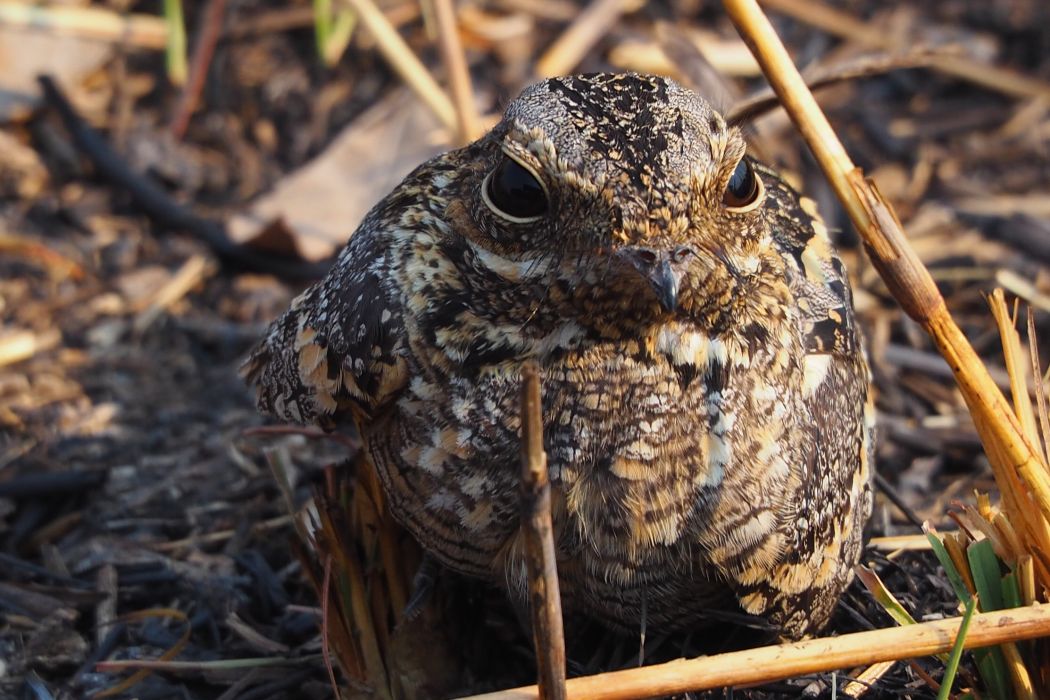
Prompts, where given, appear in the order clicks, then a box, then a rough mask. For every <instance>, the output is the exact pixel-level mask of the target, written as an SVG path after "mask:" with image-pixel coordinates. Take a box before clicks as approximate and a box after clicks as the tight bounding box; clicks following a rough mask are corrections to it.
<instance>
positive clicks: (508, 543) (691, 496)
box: [245, 74, 873, 637]
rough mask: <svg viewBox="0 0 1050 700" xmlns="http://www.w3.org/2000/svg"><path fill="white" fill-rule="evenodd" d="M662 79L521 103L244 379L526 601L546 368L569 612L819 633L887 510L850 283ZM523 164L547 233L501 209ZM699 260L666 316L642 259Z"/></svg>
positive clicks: (599, 80)
mask: <svg viewBox="0 0 1050 700" xmlns="http://www.w3.org/2000/svg"><path fill="white" fill-rule="evenodd" d="M745 157H747V156H745V144H744V141H743V138H742V137H741V135H740V133H739V131H738V130H736V129H734V128H730V127H728V126H727V125H726V123H725V121H724V119H723V118H722V117H721V116H720V115H718V114H717V113H716V112H715V111H714V110H713V109H712V108H711V107H710V106H709V105H708V104H707V103H706V102H704V101H703V100H702V99H701V98H700V97H698V96H697V95H696V94H694V93H692V92H690V91H688V90H686V89H684V88H682V87H680V86H679V85H677V84H676V83H674V82H672V81H670V80H667V79H664V78H657V77H648V76H637V75H617V74H598V75H588V76H576V77H569V78H558V79H553V80H548V81H544V82H542V83H539V84H537V85H534V86H532V87H530V88H528V89H527V90H526V91H525V92H524V93H523V94H522V95H521V96H520V97H519V98H518V99H517V100H516V101H514V102H513V103H512V104H511V105H510V106H509V108H508V110H507V112H506V114H505V116H504V118H503V120H502V121H501V122H500V123H499V124H498V125H497V126H496V127H495V128H494V129H493V130H492V132H490V133H489V134H487V135H486V136H485V137H483V138H482V139H481V140H479V141H478V142H476V143H474V144H472V145H470V146H467V147H466V148H463V149H461V150H458V151H453V152H450V153H447V154H445V155H442V156H439V157H437V158H435V159H433V160H431V161H429V162H427V163H425V164H423V165H422V166H420V167H419V168H417V169H416V170H415V171H414V172H413V173H412V174H411V175H409V176H408V177H407V178H406V179H405V181H404V182H403V183H402V184H401V185H399V186H398V187H397V188H396V189H395V190H394V191H393V192H392V193H391V194H390V195H388V196H387V198H386V199H384V200H383V201H382V202H380V203H379V204H378V205H377V206H376V207H375V208H374V209H373V210H372V211H371V213H369V215H368V216H367V217H366V219H365V220H364V222H363V223H362V224H361V226H360V227H359V228H358V230H357V231H356V232H355V233H354V235H353V236H352V237H351V238H350V241H349V243H348V245H347V246H346V248H345V249H344V250H343V251H342V253H341V254H340V256H339V259H338V262H337V263H336V265H335V267H334V268H333V269H332V271H331V272H330V273H329V274H328V276H327V277H326V278H325V279H324V280H322V281H321V282H320V283H318V284H317V285H316V286H314V287H312V288H310V289H309V290H307V291H306V292H305V293H303V294H302V295H301V296H300V297H299V298H297V299H296V300H295V301H294V302H293V304H292V307H291V309H289V311H288V312H287V313H286V314H284V315H283V316H282V317H281V318H279V319H278V320H277V321H275V322H274V324H273V326H272V327H271V329H270V332H269V334H268V335H267V336H266V338H264V339H263V341H262V342H261V343H260V344H259V346H258V347H257V348H256V349H255V350H254V352H253V353H252V355H251V356H250V358H249V359H248V361H247V363H246V365H245V375H246V376H247V378H248V380H249V381H250V382H251V383H253V384H255V385H256V386H257V388H258V402H259V406H260V408H261V410H263V411H264V412H267V413H270V414H273V415H275V416H278V417H280V418H283V419H286V420H291V421H295V422H303V423H317V424H321V425H323V426H325V427H327V428H330V429H340V427H342V426H346V425H347V424H348V421H349V420H353V421H355V422H356V424H357V426H358V428H359V430H360V432H361V435H362V437H363V438H364V441H365V445H366V449H367V451H368V454H369V455H370V456H371V459H372V461H373V462H374V464H375V466H376V469H377V471H378V474H379V476H380V478H381V481H382V483H383V486H384V489H385V492H386V495H387V497H388V499H389V502H390V507H391V510H392V512H393V513H394V515H395V516H396V517H397V518H398V520H399V521H400V522H402V523H403V524H404V525H405V527H407V528H408V530H409V531H411V532H412V534H413V535H414V536H415V537H416V538H417V539H418V540H419V541H420V543H421V544H422V545H423V546H424V547H425V548H426V549H427V550H428V551H429V552H430V553H431V554H433V555H434V556H435V557H436V558H437V559H439V560H440V561H441V562H443V563H444V564H445V565H447V566H449V567H451V568H453V569H455V570H457V571H460V572H463V573H466V574H469V575H473V576H479V577H484V578H487V579H490V580H494V581H498V582H502V583H503V584H504V585H505V586H506V588H507V590H508V592H509V593H510V594H511V595H512V596H515V597H516V598H518V599H519V600H524V594H525V591H524V586H525V574H524V563H523V558H522V546H523V545H522V542H521V538H520V535H519V529H518V511H517V507H518V473H519V466H518V459H519V457H518V455H519V434H520V423H519V406H518V401H519V390H520V369H521V365H522V362H523V361H524V360H526V359H530V358H532V359H536V360H537V361H538V362H539V363H540V365H541V367H542V372H543V411H544V430H545V446H546V448H547V451H548V457H549V464H550V469H551V479H552V483H553V487H554V504H555V513H554V517H555V529H556V536H557V546H558V558H559V572H560V576H561V579H562V588H563V591H564V594H565V597H566V604H567V605H568V606H569V607H570V608H573V609H576V610H579V611H581V612H583V613H585V614H587V615H590V616H592V617H595V618H598V619H600V620H602V621H603V622H605V623H606V624H608V625H610V626H614V627H618V628H625V629H638V628H639V626H640V625H641V624H643V616H644V618H645V620H644V622H645V624H647V625H648V626H649V628H650V629H653V628H664V629H671V628H678V627H682V626H686V625H691V624H701V623H703V622H704V621H705V620H708V619H711V618H717V613H718V612H720V611H733V610H736V611H738V612H739V611H740V610H741V609H742V610H743V611H744V612H746V613H749V614H752V615H758V616H761V617H763V618H765V619H767V620H768V621H769V622H770V623H772V624H773V625H775V626H777V627H778V628H780V629H781V630H782V633H783V634H784V635H785V636H788V637H798V636H802V635H804V634H807V633H810V632H813V631H815V630H818V629H820V628H821V627H822V626H824V625H825V624H826V622H827V620H828V618H829V616H830V614H831V612H832V610H833V608H834V606H835V604H836V601H837V599H838V597H839V595H840V594H841V592H842V590H843V589H844V587H845V586H846V585H847V583H848V582H849V580H850V579H851V577H852V567H853V566H854V565H855V564H856V562H857V560H858V558H859V556H860V550H861V543H862V529H863V525H864V523H865V521H866V520H867V518H868V516H869V514H870V511H871V502H872V494H871V487H870V479H871V468H872V457H871V445H872V431H873V418H872V416H873V413H872V410H871V405H870V397H869V379H868V370H867V365H866V362H865V359H864V355H863V350H862V348H861V343H860V340H859V338H858V331H857V329H856V327H855V325H854V318H853V305H852V299H851V296H850V289H849V282H848V279H847V277H846V272H845V270H844V268H843V266H842V263H841V261H840V260H839V259H838V258H837V257H836V255H835V254H834V252H833V250H832V248H831V244H830V242H829V240H828V236H827V231H826V229H825V227H824V225H823V224H822V223H821V221H820V219H819V217H817V215H816V212H815V210H814V208H813V206H812V203H811V202H809V201H808V200H805V199H803V198H799V196H798V195H797V194H796V193H795V192H794V191H792V190H791V188H790V187H788V186H787V185H786V184H785V183H784V182H783V181H782V180H781V179H780V178H779V177H778V176H777V175H776V174H775V173H774V172H773V171H771V170H769V169H767V168H765V167H762V166H760V165H758V164H757V163H755V164H754V168H755V171H756V173H757V175H758V178H759V180H760V182H761V188H762V189H761V192H760V195H759V199H758V201H757V202H756V203H755V205H753V206H750V207H744V208H739V209H733V208H730V207H727V206H725V205H724V204H723V192H724V191H725V190H726V186H727V183H728V182H729V179H730V177H731V176H732V174H733V172H734V169H735V168H736V167H737V165H738V163H739V162H740V159H741V158H745ZM504 158H512V159H513V160H514V161H515V162H516V163H519V164H520V165H521V166H523V167H525V168H526V169H527V170H528V171H529V172H530V173H532V174H533V175H535V176H536V177H537V179H538V180H539V181H540V182H541V183H542V186H543V188H544V191H545V192H546V196H547V202H548V207H547V211H546V213H545V215H544V216H542V217H540V218H539V219H538V220H535V221H529V222H514V221H511V220H508V219H507V218H505V217H501V216H500V215H498V214H497V213H496V212H494V211H493V210H492V207H490V206H489V203H488V202H487V201H486V198H485V197H483V196H482V188H483V186H484V182H485V177H486V175H487V174H489V173H490V172H492V171H493V169H494V168H496V167H497V165H498V164H499V163H500V162H501V160H502V159H504ZM639 247H644V248H645V249H646V250H653V251H669V250H675V251H681V250H685V251H688V256H683V257H682V259H681V261H680V262H678V263H675V264H676V265H678V267H676V268H675V269H676V270H678V271H679V272H680V274H681V283H680V289H679V290H678V303H677V306H676V307H675V308H674V309H673V310H668V308H667V307H666V306H665V305H662V304H661V303H660V301H659V299H658V297H657V295H656V294H655V293H654V290H653V288H652V286H651V285H649V284H647V282H646V280H645V279H644V276H642V275H640V274H638V272H637V270H635V269H633V268H630V266H625V265H624V264H622V260H623V257H622V255H621V254H622V251H624V250H633V249H636V248H639Z"/></svg>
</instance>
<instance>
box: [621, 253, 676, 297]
mask: <svg viewBox="0 0 1050 700" xmlns="http://www.w3.org/2000/svg"><path fill="white" fill-rule="evenodd" d="M619 256H620V257H621V258H623V259H624V260H625V261H626V262H628V263H629V264H630V265H631V267H633V268H634V269H635V270H636V271H637V272H638V273H639V274H640V275H641V276H642V277H643V278H644V279H645V280H646V281H647V282H648V283H649V286H650V287H651V288H652V290H653V293H654V294H656V299H657V301H659V302H660V306H662V307H663V309H664V310H665V311H667V312H668V313H673V312H674V311H675V310H676V309H678V292H679V290H680V289H681V283H682V274H683V273H682V270H681V262H679V261H680V260H682V259H683V257H684V256H683V254H682V251H681V250H679V251H674V252H671V251H657V250H653V249H650V248H641V247H635V246H632V247H630V248H624V249H622V250H621V251H619Z"/></svg>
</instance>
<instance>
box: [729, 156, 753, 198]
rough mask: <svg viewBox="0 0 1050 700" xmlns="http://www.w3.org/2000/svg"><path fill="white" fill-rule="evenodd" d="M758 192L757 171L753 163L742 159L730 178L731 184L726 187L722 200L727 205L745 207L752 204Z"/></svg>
mask: <svg viewBox="0 0 1050 700" xmlns="http://www.w3.org/2000/svg"><path fill="white" fill-rule="evenodd" d="M757 194H758V179H757V178H756V177H755V171H753V170H752V169H751V164H750V163H748V162H747V160H746V159H741V161H740V162H739V163H738V164H737V166H736V170H734V171H733V176H732V177H731V178H729V185H728V186H727V187H726V191H725V195H723V197H722V201H723V202H725V204H726V206H730V207H744V206H747V205H748V204H751V202H753V201H754V200H755V196H756V195H757Z"/></svg>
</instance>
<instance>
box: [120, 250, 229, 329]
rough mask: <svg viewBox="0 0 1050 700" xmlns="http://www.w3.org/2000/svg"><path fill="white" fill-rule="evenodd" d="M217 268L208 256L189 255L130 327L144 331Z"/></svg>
mask: <svg viewBox="0 0 1050 700" xmlns="http://www.w3.org/2000/svg"><path fill="white" fill-rule="evenodd" d="M218 269H219V266H218V265H217V264H216V263H215V261H214V260H212V259H211V257H209V256H206V255H201V254H199V253H198V254H196V255H193V256H191V257H190V258H189V259H188V260H187V261H186V262H184V263H183V264H182V266H181V267H179V269H178V271H176V273H175V274H174V275H172V277H171V279H170V280H168V281H167V283H165V284H164V285H163V286H161V287H160V288H159V289H158V290H157V291H156V293H154V294H153V296H152V297H151V298H150V300H149V302H148V304H147V306H146V308H145V309H144V310H143V311H142V312H141V313H139V315H138V316H136V317H135V321H134V322H133V323H132V328H134V330H135V332H136V333H142V332H144V331H145V330H146V329H147V328H149V327H150V326H151V325H153V323H154V322H155V321H156V320H157V319H158V318H160V315H161V314H162V313H164V312H165V311H166V310H167V309H169V308H171V306H172V305H173V304H175V302H177V301H179V300H180V299H182V298H183V297H184V296H186V295H187V294H189V293H190V291H191V290H192V289H193V288H194V287H196V286H197V285H199V284H201V283H202V282H203V281H204V280H206V279H207V278H208V277H210V276H212V275H214V274H215V273H216V272H217V271H218Z"/></svg>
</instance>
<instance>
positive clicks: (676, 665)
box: [464, 606, 1050, 700]
mask: <svg viewBox="0 0 1050 700" xmlns="http://www.w3.org/2000/svg"><path fill="white" fill-rule="evenodd" d="M961 622H962V618H961V617H953V618H950V619H947V620H937V621H935V622H923V623H919V624H916V625H909V626H907V627H893V628H890V629H884V630H874V631H871V632H856V633H853V634H845V635H842V636H840V637H828V638H823V639H810V640H806V641H804V642H794V643H792V644H782V645H775V646H767V647H759V648H758V649H747V650H744V651H734V652H730V653H728V654H718V655H717V656H705V657H700V658H697V659H679V660H677V661H671V662H669V663H665V664H659V665H657V666H647V667H644V668H633V669H629V670H626V671H615V672H613V673H603V674H599V675H596V676H584V677H581V678H572V679H570V680H569V681H568V682H567V683H566V690H567V691H568V698H569V699H570V700H636V699H637V698H650V697H664V696H667V695H674V694H676V693H685V692H688V691H691V690H706V689H709V688H721V687H724V686H727V685H747V684H752V683H768V682H770V681H775V680H779V679H783V678H792V677H794V676H801V675H805V674H807V673H819V672H822V671H828V670H831V669H838V668H850V667H853V666H860V665H870V664H875V663H879V662H880V661H890V660H892V659H905V658H912V657H917V656H930V655H932V654H941V653H945V652H948V651H951V648H952V645H953V644H954V643H955V637H956V635H957V634H958V632H959V625H960V623H961ZM1048 634H1050V606H1036V607H1030V608H1014V609H1013V610H1000V611H995V612H990V613H979V614H977V615H974V616H973V618H972V619H971V621H970V628H969V630H968V631H967V633H966V639H965V640H964V645H965V647H966V648H967V649H975V648H977V647H986V646H992V645H995V644H1001V643H1002V642H1005V641H1019V640H1023V639H1035V638H1037V637H1042V636H1045V635H1048ZM538 692H539V691H538V689H537V688H536V686H529V687H525V688H514V689H513V690H504V691H500V692H496V693H487V694H485V695H474V696H471V697H469V698H465V699H464V700H535V698H537V697H538V695H537V693H538Z"/></svg>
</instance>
